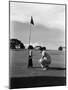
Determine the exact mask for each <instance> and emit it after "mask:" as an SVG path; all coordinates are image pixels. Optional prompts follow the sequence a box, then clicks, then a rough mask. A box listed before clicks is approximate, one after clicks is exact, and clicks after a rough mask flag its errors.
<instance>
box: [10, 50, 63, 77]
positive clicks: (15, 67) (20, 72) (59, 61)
mask: <svg viewBox="0 0 68 90" xmlns="http://www.w3.org/2000/svg"><path fill="white" fill-rule="evenodd" d="M47 52H48V53H49V55H50V56H51V64H50V66H49V69H48V70H46V71H43V70H42V68H41V67H40V64H39V62H38V60H39V59H40V58H41V53H40V51H39V50H33V68H27V66H28V50H26V49H23V50H11V49H10V77H31V76H56V77H65V70H64V68H65V52H64V51H57V50H48V51H47Z"/></svg>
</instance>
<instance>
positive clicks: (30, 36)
mask: <svg viewBox="0 0 68 90" xmlns="http://www.w3.org/2000/svg"><path fill="white" fill-rule="evenodd" d="M30 41H31V24H30V32H29V45H30Z"/></svg>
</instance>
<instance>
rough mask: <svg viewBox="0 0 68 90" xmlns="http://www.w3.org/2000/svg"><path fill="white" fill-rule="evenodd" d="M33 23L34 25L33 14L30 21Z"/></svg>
mask: <svg viewBox="0 0 68 90" xmlns="http://www.w3.org/2000/svg"><path fill="white" fill-rule="evenodd" d="M30 23H31V24H33V25H34V21H33V17H32V16H31V21H30Z"/></svg>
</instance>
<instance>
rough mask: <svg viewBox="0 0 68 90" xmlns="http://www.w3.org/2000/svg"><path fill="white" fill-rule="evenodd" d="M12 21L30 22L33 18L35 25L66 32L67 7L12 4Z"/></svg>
mask: <svg viewBox="0 0 68 90" xmlns="http://www.w3.org/2000/svg"><path fill="white" fill-rule="evenodd" d="M10 6H11V17H10V19H11V20H15V21H20V22H30V18H31V16H33V18H34V22H35V24H38V23H39V24H43V25H44V26H48V27H50V28H53V27H54V28H57V27H58V29H60V30H64V29H65V26H64V23H65V22H64V21H65V6H64V5H52V4H32V3H15V2H11V4H10Z"/></svg>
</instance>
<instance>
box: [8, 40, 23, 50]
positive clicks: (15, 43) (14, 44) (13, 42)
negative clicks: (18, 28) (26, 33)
mask: <svg viewBox="0 0 68 90" xmlns="http://www.w3.org/2000/svg"><path fill="white" fill-rule="evenodd" d="M10 48H11V49H16V48H22V49H24V48H25V46H24V44H23V43H22V42H21V41H20V40H18V39H10Z"/></svg>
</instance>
